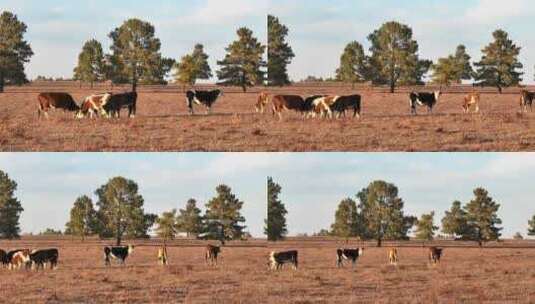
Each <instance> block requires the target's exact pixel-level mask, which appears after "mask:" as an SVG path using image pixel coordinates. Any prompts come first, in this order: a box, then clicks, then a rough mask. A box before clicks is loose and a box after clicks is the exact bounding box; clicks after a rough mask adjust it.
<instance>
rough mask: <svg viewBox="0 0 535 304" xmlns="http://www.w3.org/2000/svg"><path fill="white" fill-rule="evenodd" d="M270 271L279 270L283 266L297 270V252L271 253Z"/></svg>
mask: <svg viewBox="0 0 535 304" xmlns="http://www.w3.org/2000/svg"><path fill="white" fill-rule="evenodd" d="M268 264H269V265H270V269H271V270H279V269H281V268H282V266H283V265H284V264H291V265H292V267H293V269H295V270H297V264H298V262H297V250H290V251H282V252H275V251H273V252H271V254H270V255H269V263H268Z"/></svg>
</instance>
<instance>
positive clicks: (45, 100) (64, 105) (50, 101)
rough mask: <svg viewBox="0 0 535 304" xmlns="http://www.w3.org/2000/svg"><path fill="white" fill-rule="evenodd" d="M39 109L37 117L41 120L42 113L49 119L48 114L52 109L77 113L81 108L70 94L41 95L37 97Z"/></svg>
mask: <svg viewBox="0 0 535 304" xmlns="http://www.w3.org/2000/svg"><path fill="white" fill-rule="evenodd" d="M37 101H38V109H37V116H38V117H39V118H41V113H43V114H44V116H45V118H46V119H48V112H49V111H50V110H51V109H62V110H63V111H65V112H67V111H68V112H74V113H75V115H76V112H78V111H79V110H80V107H79V106H78V105H77V104H76V102H75V101H74V99H73V98H72V96H71V95H70V94H67V93H41V94H39V95H38V96H37Z"/></svg>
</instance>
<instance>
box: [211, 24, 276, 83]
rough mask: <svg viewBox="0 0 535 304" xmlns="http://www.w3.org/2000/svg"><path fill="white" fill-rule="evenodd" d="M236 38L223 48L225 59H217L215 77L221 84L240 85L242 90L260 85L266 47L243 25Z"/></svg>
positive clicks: (263, 73) (262, 80) (262, 79)
mask: <svg viewBox="0 0 535 304" xmlns="http://www.w3.org/2000/svg"><path fill="white" fill-rule="evenodd" d="M237 34H238V40H236V41H234V42H233V43H232V44H230V45H229V46H228V47H227V48H226V49H225V50H226V51H227V54H226V55H225V59H223V60H221V61H218V62H217V64H218V65H220V66H221V69H220V70H219V71H217V78H219V81H220V82H219V84H221V85H236V86H240V87H241V88H242V89H243V91H244V92H245V91H247V87H252V86H255V85H260V84H262V83H263V82H264V77H265V71H264V70H263V68H264V67H265V66H266V63H265V62H264V60H263V56H264V52H265V50H266V47H265V46H264V45H262V43H260V42H259V41H258V39H256V38H255V37H254V36H253V32H252V31H251V30H250V29H248V28H245V27H242V28H240V29H238V32H237Z"/></svg>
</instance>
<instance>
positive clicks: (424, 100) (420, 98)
mask: <svg viewBox="0 0 535 304" xmlns="http://www.w3.org/2000/svg"><path fill="white" fill-rule="evenodd" d="M441 95H442V92H441V91H435V92H432V93H429V92H421V93H417V92H411V94H410V95H409V98H410V100H409V105H410V107H411V114H413V115H416V114H417V113H416V106H417V105H419V106H427V110H428V112H429V113H432V112H433V107H434V106H435V104H437V102H438V99H439V98H440V96H441Z"/></svg>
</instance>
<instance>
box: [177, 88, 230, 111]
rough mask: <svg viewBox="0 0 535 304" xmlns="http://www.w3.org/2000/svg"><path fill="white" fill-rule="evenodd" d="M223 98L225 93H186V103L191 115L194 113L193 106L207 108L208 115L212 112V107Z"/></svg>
mask: <svg viewBox="0 0 535 304" xmlns="http://www.w3.org/2000/svg"><path fill="white" fill-rule="evenodd" d="M221 96H223V91H221V90H213V91H197V90H195V91H188V92H186V102H187V106H188V109H189V112H190V114H191V115H193V114H194V112H193V104H194V103H195V104H197V105H203V106H205V107H206V114H207V115H208V114H210V113H211V112H212V106H213V105H214V104H215V102H216V101H217V99H218V98H219V97H221Z"/></svg>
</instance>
